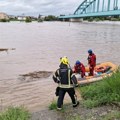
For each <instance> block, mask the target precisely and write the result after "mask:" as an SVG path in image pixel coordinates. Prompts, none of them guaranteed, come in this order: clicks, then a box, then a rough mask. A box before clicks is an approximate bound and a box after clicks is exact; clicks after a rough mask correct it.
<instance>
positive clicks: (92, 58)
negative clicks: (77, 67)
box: [88, 49, 96, 76]
mask: <svg viewBox="0 0 120 120" xmlns="http://www.w3.org/2000/svg"><path fill="white" fill-rule="evenodd" d="M88 54H89V55H88V65H89V70H90V73H89V76H93V75H94V68H95V66H96V55H95V54H94V53H93V51H92V50H91V49H90V50H88Z"/></svg>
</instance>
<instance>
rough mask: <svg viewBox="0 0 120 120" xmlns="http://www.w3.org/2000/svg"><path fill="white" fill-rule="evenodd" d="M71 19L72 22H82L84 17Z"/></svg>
mask: <svg viewBox="0 0 120 120" xmlns="http://www.w3.org/2000/svg"><path fill="white" fill-rule="evenodd" d="M69 21H70V22H82V21H83V18H70V19H69Z"/></svg>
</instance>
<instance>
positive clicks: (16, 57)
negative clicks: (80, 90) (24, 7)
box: [0, 22, 120, 111]
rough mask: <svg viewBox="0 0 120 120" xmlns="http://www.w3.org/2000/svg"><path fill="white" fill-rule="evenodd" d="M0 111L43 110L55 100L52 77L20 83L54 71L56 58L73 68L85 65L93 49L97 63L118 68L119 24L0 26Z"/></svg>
mask: <svg viewBox="0 0 120 120" xmlns="http://www.w3.org/2000/svg"><path fill="white" fill-rule="evenodd" d="M0 48H15V50H12V51H8V53H7V52H5V51H3V52H0V101H1V102H0V106H1V107H0V108H1V109H4V108H5V107H7V106H10V105H15V106H16V105H24V106H26V107H27V108H28V109H29V110H31V111H35V110H38V109H44V108H45V107H47V106H48V105H49V104H50V102H51V101H52V100H53V99H54V98H55V95H54V90H55V88H56V84H54V82H53V80H52V74H51V75H50V76H49V77H47V78H44V77H42V78H35V79H29V78H27V80H26V79H23V78H22V77H21V76H20V75H22V74H27V73H31V72H35V71H46V74H47V71H55V70H56V69H57V68H58V65H59V58H60V57H61V56H67V57H68V58H69V61H70V63H71V66H73V65H74V63H75V61H76V60H77V59H79V60H80V61H81V62H83V63H84V64H85V65H87V55H88V54H87V50H88V49H90V48H91V49H93V51H94V52H95V53H96V55H97V63H100V62H106V61H111V62H113V63H115V64H118V65H119V64H120V23H119V24H114V23H112V24H106V23H105V24H104V23H100V24H96V23H68V22H43V23H36V22H33V23H22V22H21V23H20V22H10V23H0Z"/></svg>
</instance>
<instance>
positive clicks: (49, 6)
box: [0, 0, 83, 15]
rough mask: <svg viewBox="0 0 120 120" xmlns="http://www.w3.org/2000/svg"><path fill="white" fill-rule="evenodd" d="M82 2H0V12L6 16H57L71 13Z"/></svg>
mask: <svg viewBox="0 0 120 120" xmlns="http://www.w3.org/2000/svg"><path fill="white" fill-rule="evenodd" d="M82 1H83V0H66V1H64V0H4V1H1V0H0V11H3V12H6V13H8V14H16V15H19V14H22V13H25V14H32V15H34V14H36V15H37V14H44V15H49V14H53V15H59V14H69V13H73V12H74V10H75V9H76V8H77V7H78V5H79V4H80V2H82Z"/></svg>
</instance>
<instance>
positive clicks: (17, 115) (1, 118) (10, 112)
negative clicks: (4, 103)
mask: <svg viewBox="0 0 120 120" xmlns="http://www.w3.org/2000/svg"><path fill="white" fill-rule="evenodd" d="M29 118H30V113H29V112H28V111H27V110H26V109H25V108H24V107H10V108H8V109H7V110H6V111H5V112H3V113H0V120H29Z"/></svg>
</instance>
